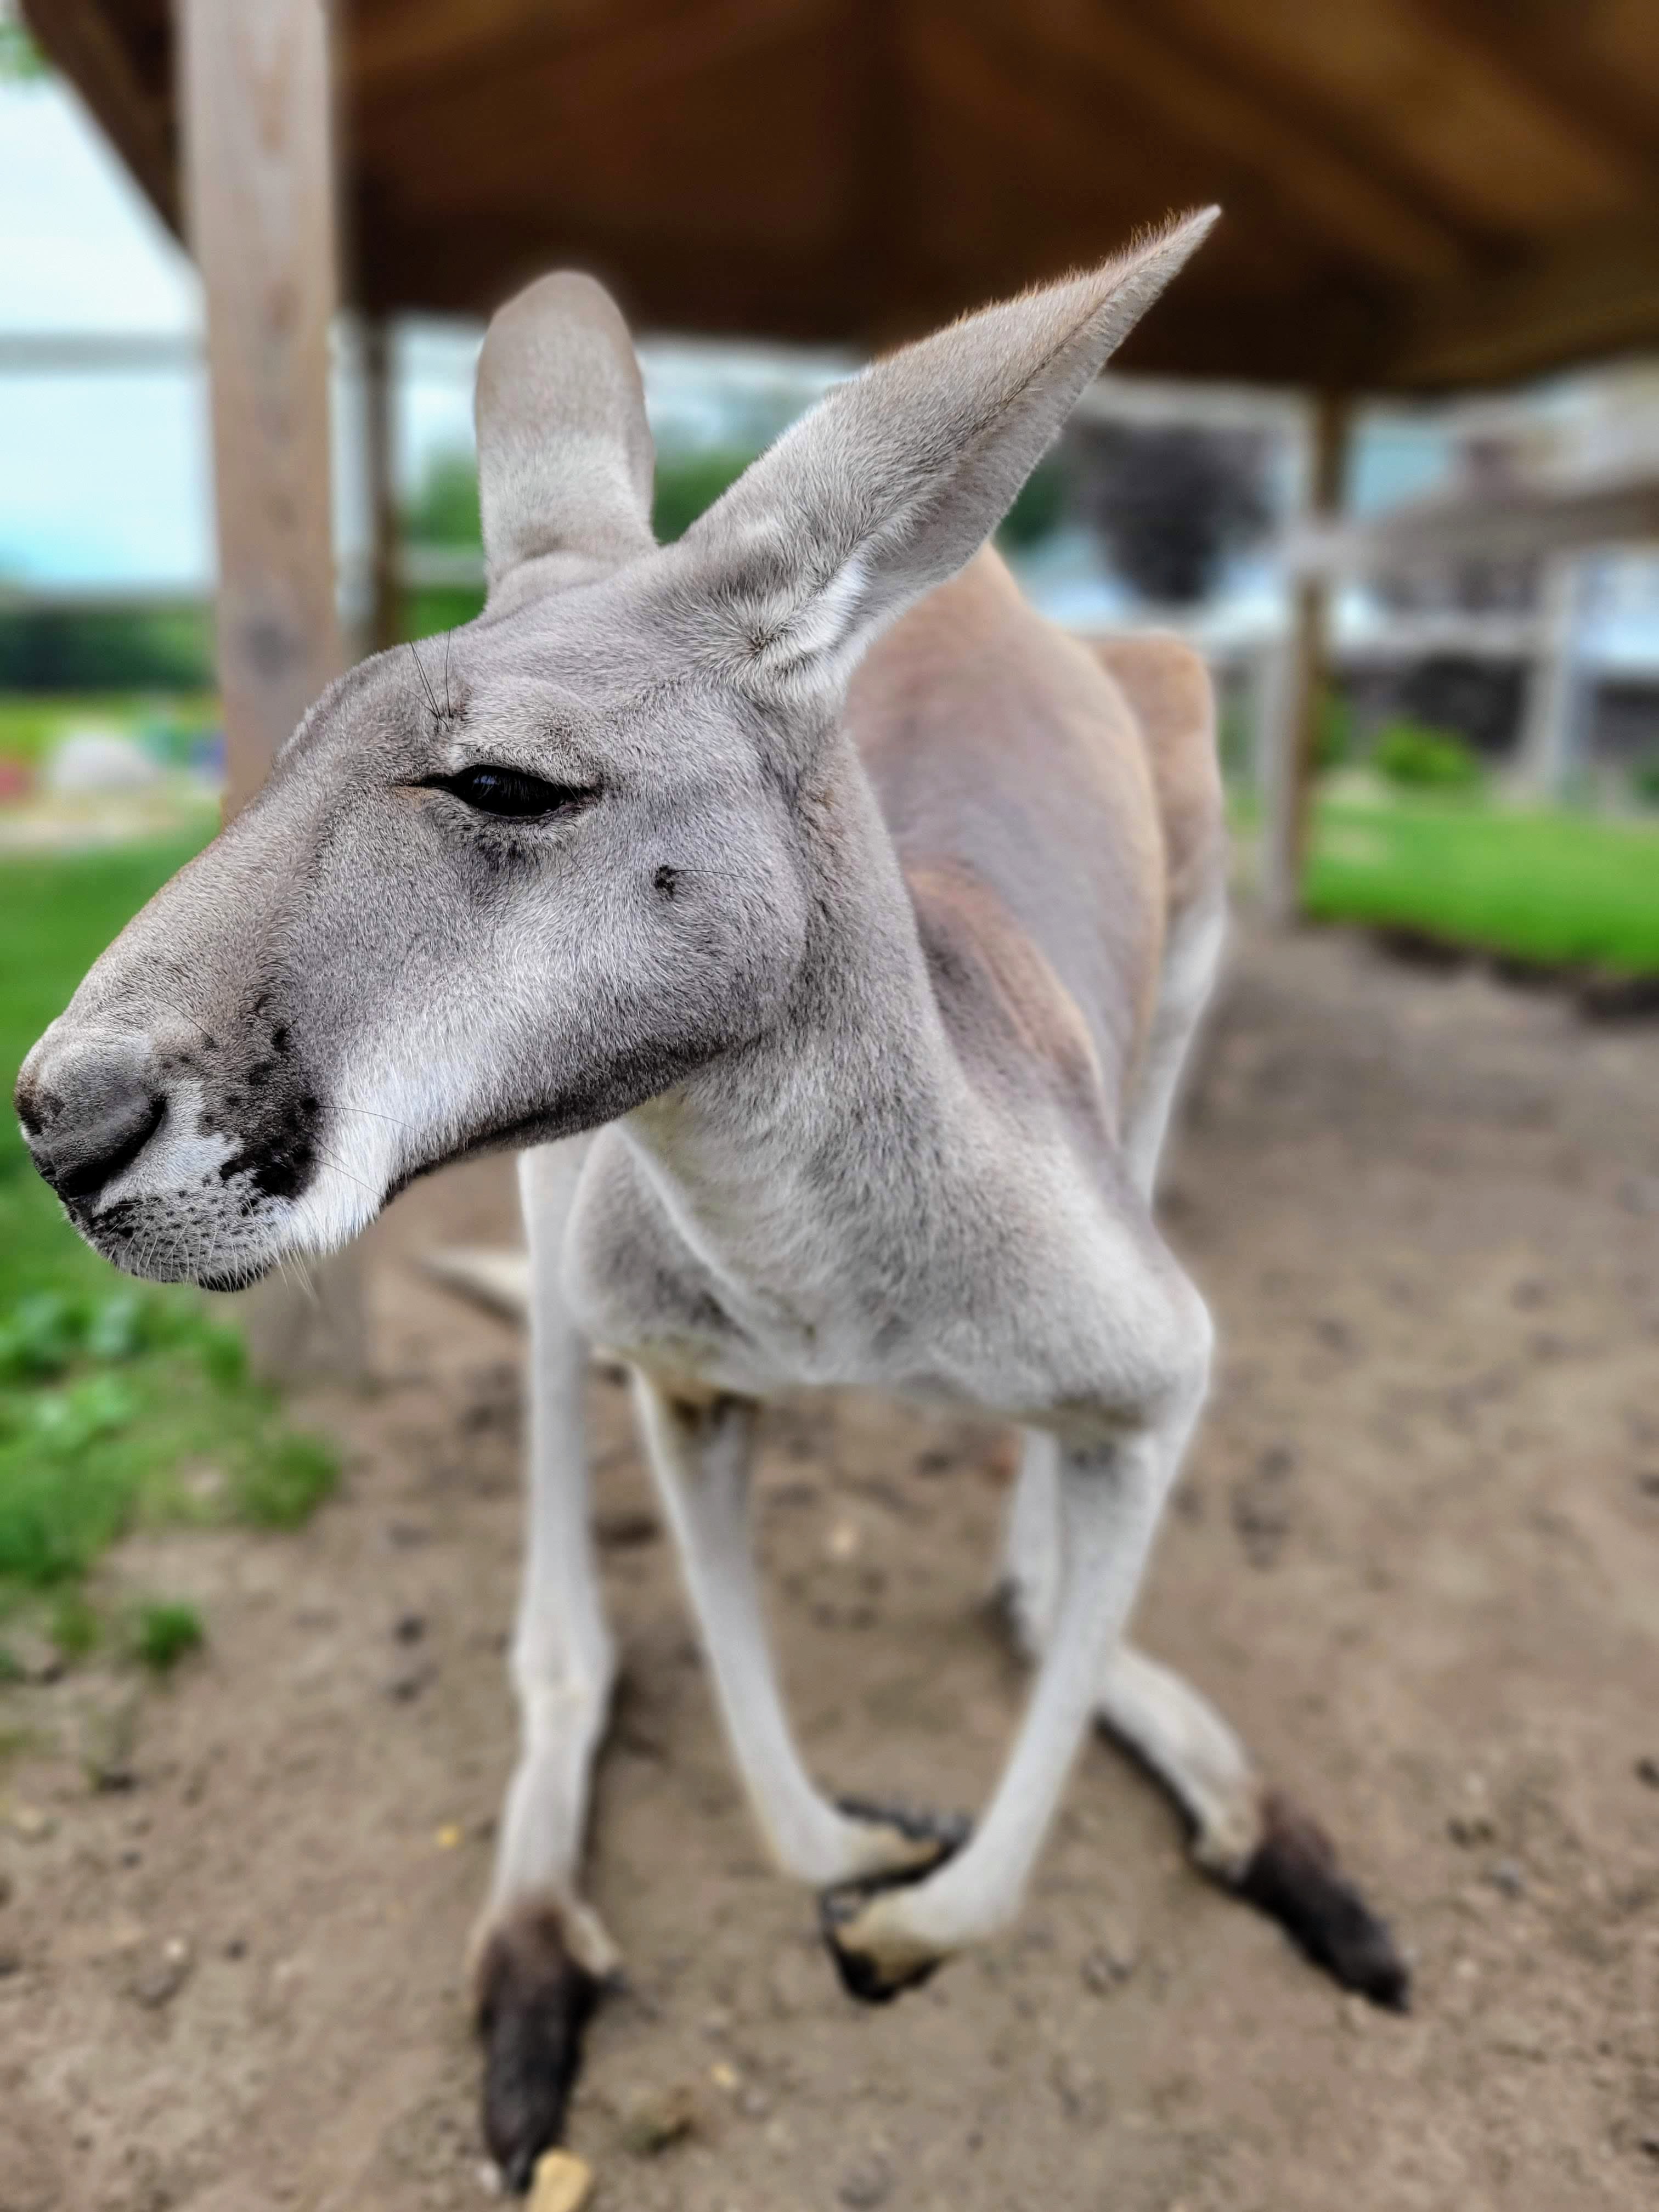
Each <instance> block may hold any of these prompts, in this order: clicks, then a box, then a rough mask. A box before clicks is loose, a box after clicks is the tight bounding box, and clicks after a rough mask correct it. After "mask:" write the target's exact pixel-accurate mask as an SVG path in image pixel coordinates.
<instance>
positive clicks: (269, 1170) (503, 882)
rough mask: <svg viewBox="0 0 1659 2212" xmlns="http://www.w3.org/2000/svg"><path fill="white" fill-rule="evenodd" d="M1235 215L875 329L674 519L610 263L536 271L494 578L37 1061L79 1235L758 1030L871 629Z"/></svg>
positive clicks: (180, 1261) (218, 1210)
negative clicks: (895, 332) (704, 502)
mask: <svg viewBox="0 0 1659 2212" xmlns="http://www.w3.org/2000/svg"><path fill="white" fill-rule="evenodd" d="M1211 220H1212V216H1211V215H1209V214H1206V215H1203V216H1195V217H1193V218H1191V219H1189V220H1188V222H1185V223H1183V224H1182V225H1180V226H1179V227H1177V228H1173V229H1171V230H1170V231H1168V232H1166V233H1165V234H1163V235H1162V236H1160V237H1158V238H1157V239H1154V240H1152V241H1151V242H1150V243H1147V244H1146V245H1143V246H1139V247H1138V248H1136V249H1134V250H1133V251H1132V252H1129V253H1127V254H1126V255H1124V256H1123V257H1121V258H1120V259H1119V260H1117V261H1115V262H1112V263H1109V264H1107V265H1106V266H1105V267H1104V268H1103V269H1100V270H1096V271H1094V272H1092V273H1091V274H1090V275H1087V276H1081V277H1078V278H1075V279H1073V280H1072V281H1070V282H1068V283H1061V284H1058V285H1055V286H1053V287H1051V288H1050V289H1047V290H1044V291H1040V292H1036V293H1032V294H1030V295H1027V296H1026V297H1024V299H1021V300H1018V301H1013V302H1011V303H1009V304H1007V305H1005V306H1002V307H993V308H990V309H987V311H986V312H984V313H981V314H979V315H975V316H973V317H970V318H969V319H967V320H965V321H963V322H960V323H957V325H954V326H953V327H952V328H951V329H949V330H947V331H943V332H941V333H940V334H939V336H937V337H933V338H931V339H928V340H926V341H924V342H923V343H921V344H918V345H915V346H912V347H909V348H908V349H906V350H904V351H902V352H901V353H898V354H896V355H895V356H891V357H890V359H888V360H886V361H884V362H881V363H879V364H878V365H877V366H876V367H875V368H872V369H870V370H868V371H867V372H866V374H864V375H862V376H860V377H859V378H856V379H855V380H853V381H852V382H850V383H848V384H847V385H844V386H841V387H840V388H839V389H837V390H836V391H835V392H832V393H830V394H829V397H828V398H826V399H825V400H823V403H822V404H820V405H819V406H817V408H816V409H814V410H812V412H811V413H810V414H809V415H807V416H805V417H804V418H803V419H802V420H801V421H800V422H799V423H797V424H796V425H795V426H794V428H793V429H791V430H790V431H789V432H787V434H786V435H785V436H784V437H782V438H781V440H780V441H778V443H777V444H776V445H775V446H774V447H772V448H771V450H770V451H769V452H768V453H765V454H763V456H762V457H761V459H759V460H757V462H756V463H755V465H753V467H752V468H750V470H749V471H748V472H747V473H746V475H744V477H742V478H741V479H740V480H739V481H738V483H736V484H735V485H734V486H733V487H732V489H731V491H730V492H728V493H727V494H726V496H725V498H724V499H722V500H721V501H720V502H719V503H718V504H717V505H716V506H715V507H713V508H712V509H711V510H710V511H709V512H708V514H707V515H705V516H704V517H703V518H702V520H701V521H700V522H699V523H698V524H697V525H696V526H695V527H694V528H693V529H692V530H691V531H690V532H688V533H687V535H686V536H685V538H683V539H681V540H680V542H679V543H678V544H674V545H671V546H665V547H659V546H658V545H657V544H655V543H654V541H653V537H652V533H651V527H650V521H649V513H650V501H651V475H652V447H651V438H650V433H649V431H648V429H647V425H646V418H645V409H644V404H643V398H642V394H641V384H640V377H639V371H638V368H637V365H636V363H635V358H634V355H633V350H632V348H631V346H630V344H629V338H628V334H627V331H626V330H625V329H624V327H623V323H622V321H621V319H620V317H619V316H618V314H617V311H616V309H615V307H613V306H612V305H611V301H610V300H609V299H608V298H607V297H606V296H605V294H604V293H603V292H601V291H600V290H599V288H598V287H597V286H595V285H593V284H592V283H590V282H589V281H587V280H586V279H585V278H582V277H577V276H552V277H548V278H545V279H544V280H543V281H542V282H541V283H538V284H535V285H532V287H531V288H530V289H529V290H528V291H526V292H525V293H523V294H522V295H520V297H519V298H518V299H516V300H514V301H513V302H512V303H511V304H510V305H509V306H508V307H505V308H503V309H502V311H501V313H499V314H498V315H497V316H496V317H495V320H494V321H493V322H492V323H491V325H490V327H489V335H488V337H486V339H485V342H484V348H483V356H482V359H481V361H480V363H479V369H478V382H477V425H478V456H479V478H480V489H481V496H482V504H483V527H484V549H485V556H486V561H487V566H488V574H489V598H488V603H487V605H486V606H485V609H484V611H483V614H482V615H481V616H479V617H478V618H477V621H475V622H471V623H466V624H465V625H463V626H462V627H461V628H459V629H456V630H455V631H453V633H452V634H451V635H448V636H447V637H442V638H435V639H429V640H428V641H425V643H424V644H423V645H422V646H420V647H404V648H399V649H398V650H396V651H393V652H391V653H381V654H379V655H377V656H376V657H375V658H374V659H371V660H367V661H365V662H363V663H362V665H360V666H359V667H356V668H355V669H353V670H352V671H350V672H349V674H348V675H346V676H344V677H343V678H341V679H340V680H339V682H338V683H337V684H333V685H332V686H331V688H330V690H327V691H326V692H325V694H324V695H323V696H322V698H321V699H319V701H318V702H317V704H316V705H315V706H314V707H313V708H312V709H311V711H310V713H309V714H307V716H306V718H305V720H304V721H303V722H301V725H300V727H299V728H298V729H297V730H296V731H295V733H294V735H293V737H292V738H290V739H289V742H288V744H286V746H285V747H284V748H283V751H282V753H281V755H280V756H279V757H278V759H277V761H276V765H275V767H274V769H272V772H271V775H270V780H269V781H268V782H267V783H266V785H265V787H264V789H263V791H262V792H261V793H259V795H258V798H257V799H254V800H253V801H252V804H251V805H249V806H248V807H247V808H246V810H245V811H243V812H242V813H241V814H240V816H239V817H237V819H236V820H235V821H234V822H233V823H231V824H230V825H229V826H228V828H227V829H225V830H224V831H223V832H222V834H221V835H220V836H218V837H217V838H216V840H215V841H214V842H213V843H212V844H211V845H210V847H209V848H207V850H206V851H205V852H204V853H203V854H200V856H199V857H198V858H197V859H196V860H193V861H191V863H190V865H189V866H186V867H185V868H184V869H182V870H181V871H180V872H179V874H178V875H177V876H176V877H174V878H173V881H172V882H171V883H169V884H167V885H166V887H165V888H164V889H163V890H161V891H160V892H159V893H158V894H157V896H155V898H154V899H152V900H151V901H150V902H149V905H148V906H147V907H146V908H144V909H143V912H142V913H141V914H140V915H138V916H137V919H136V920H135V921H132V922H131V924H130V925H129V926H128V927H127V928H126V929H125V931H124V932H123V933H122V934H121V935H120V936H119V937H118V939H116V941H115V943H114V944H113V945H111V947H110V948H109V950H108V951H106V953H105V954H104V955H103V957H101V959H100V960H99V961H98V963H97V964H96V965H95V966H94V968H93V969H92V971H91V973H90V974H89V975H88V976H87V978H86V980H85V981H84V982H83V983H82V986H81V987H80V989H79V990H78V991H77V992H76V995H75V998H74V1000H72V1001H71V1003H70V1006H69V1008H68V1010H67V1012H64V1014H62V1015H61V1016H60V1017H59V1018H58V1020H57V1021H55V1022H54V1023H53V1024H52V1027H51V1028H50V1029H49V1030H47V1031H46V1035H45V1036H44V1037H42V1038H41V1040H40V1042H39V1043H38V1044H37V1045H36V1046H35V1048H34V1049H33V1052H32V1053H31V1054H29V1057H28V1060H27V1062H26V1063H25V1065H24V1067H23V1070H22V1073H21V1076H20V1078H19V1080H18V1085H17V1094H16V1104H17V1111H18V1115H19V1116H20V1119H21V1122H22V1126H23V1129H24V1133H25V1135H26V1137H27V1140H28V1143H29V1146H30V1149H31V1151H32V1152H33V1157H34V1159H35V1163H36V1164H37V1165H38V1167H39V1168H40V1171H41V1173H42V1174H43V1175H45V1176H46V1178H47V1179H48V1180H49V1181H50V1182H52V1185H53V1186H54V1188H56V1189H57V1190H58V1194H60V1196H61V1197H62V1199H63V1200H64V1205H65V1206H66V1207H67V1209H68V1211H69V1212H70V1218H71V1219H72V1220H73V1221H74V1223H75V1225H76V1228H77V1229H79V1230H80V1231H81V1232H82V1235H84V1236H85V1237H87V1238H88V1240H89V1241H90V1242H91V1243H93V1244H94V1245H95V1246H96V1247H97V1249H99V1250H100V1251H101V1252H103V1253H104V1254H105V1255H106V1256H107V1257H108V1258H110V1259H111V1260H112V1261H115V1262H116V1263H117V1264H118V1265H119V1266H121V1267H125V1268H127V1269H129V1270H130V1271H131V1272H132V1273H137V1274H143V1275H149V1276H152V1277H155V1278H157V1279H191V1280H194V1281H197V1282H200V1283H204V1284H208V1285H214V1286H218V1287H227V1286H230V1285H236V1284H240V1283H243V1282H247V1281H250V1280H252V1279H254V1278H255V1277H256V1276H258V1275H259V1274H261V1273H264V1271H265V1270H266V1269H267V1268H268V1267H270V1266H272V1265H273V1264H274V1263H275V1262H276V1261H278V1260H280V1259H282V1258H283V1257H284V1256H286V1255H289V1254H293V1253H299V1252H305V1251H319V1250H324V1249H328V1248H330V1247H331V1246H333V1245H336V1244H337V1243H342V1242H343V1241H344V1240H345V1239H346V1238H347V1237H350V1236H351V1235H352V1234H353V1233H354V1232H355V1231H357V1230H358V1229H360V1228H362V1226H363V1225H365V1224H366V1223H367V1222H368V1220H370V1219H371V1218H373V1217H374V1214H375V1213H376V1212H378V1211H379V1210H380V1207H381V1206H383V1205H384V1204H385V1202H386V1199H387V1197H388V1196H389V1195H390V1194H392V1192H394V1191H395V1190H397V1189H398V1188H400V1187H401V1186H402V1185H403V1184H404V1183H405V1182H408V1181H409V1179H410V1177H411V1176H416V1175H418V1174H420V1173H422V1172H423V1171H424V1170H428V1169H429V1168H433V1167H435V1166H438V1165H439V1164H441V1163H443V1162H445V1161H447V1160H451V1159H454V1158H459V1157H460V1156H461V1155H463V1154H465V1153H468V1152H475V1151H478V1150H481V1149H483V1148H486V1147H489V1146H516V1145H525V1144H529V1143H532V1142H538V1141H541V1140H544V1139H550V1138H552V1137H556V1136H560V1135H563V1134H568V1133H574V1132H575V1131H577V1130H580V1129H584V1128H589V1127H595V1126H597V1125H598V1124H599V1123H601V1122H604V1121H610V1120H612V1119H614V1118H615V1117H617V1115H622V1114H624V1113H626V1112H628V1111H629V1109H631V1108H633V1107H635V1106H637V1105H639V1104H641V1103H643V1102H644V1101H645V1100H647V1098H650V1097H654V1096H656V1095H658V1094H659V1093H661V1092H663V1091H666V1090H669V1089H670V1088H671V1087H672V1086H673V1085H675V1084H676V1083H678V1081H680V1080H681V1079H684V1077H685V1076H686V1075H688V1074H689V1073H690V1072H691V1071H693V1070H695V1069H696V1068H697V1067H699V1066H702V1065H703V1064H705V1063H707V1062H708V1061H709V1060H712V1059H714V1057H715V1056H717V1055H719V1054H724V1053H727V1052H730V1051H732V1049H733V1048H739V1047H741V1046H742V1045H744V1043H745V1042H749V1041H750V1040H752V1039H754V1038H755V1037H757V1036H759V1035H760V1034H762V1033H763V1032H764V1031H765V1030H767V1029H768V1027H769V1025H770V1024H773V1023H775V1021H776V1020H777V1019H778V1018H779V1016H780V1012H781V1008H782V1007H783V1006H784V1004H785V1002H786V1000H787V996H788V994H789V992H790V989H791V985H792V981H793V978H794V977H795V975H796V974H797V972H798V970H799V967H800V963H801V962H802V959H803V957H804V952H805V947H806V945H807V942H808V939H809V933H810V932H811V929H812V927H813V916H812V898H811V890H810V887H809V884H808V880H807V876H806V872H805V869H804V868H803V866H802V865H801V854H802V842H801V839H802V829H801V814H802V810H803V809H804V808H805V807H808V806H810V805H811V794H812V791H813V788H814V779H815V776H816V775H818V774H819V771H820V769H821V764H822V763H823V758H824V757H825V755H826V752H827V750H828V748H829V739H830V738H831V734H832V732H834V730H835V728H836V723H837V720H838V717H839V713H840V708H841V704H842V698H843V696H844V694H845V690H846V686H847V684H848V678H850V676H851V673H852V671H853V669H854V666H855V665H856V663H857V661H858V659H859V657H860V654H861V653H862V652H863V651H864V650H865V648H866V647H867V646H868V644H869V642H870V641H871V640H872V637H873V636H874V635H876V634H877V633H878V630H879V629H881V627H882V626H883V625H884V623H887V622H889V621H890V620H891V619H892V618H893V617H895V616H896V614H898V613H899V612H901V611H902V609H903V608H904V607H906V606H907V605H909V604H910V603H911V602H912V601H914V600H915V599H916V598H918V597H919V596H920V595H921V593H922V592H926V591H927V590H929V589H930V588H932V587H933V586H934V585H936V584H939V583H940V582H942V581H943V580H945V578H946V577H948V576H950V575H951V574H953V573H954V572H955V571H956V570H957V568H960V567H961V566H962V565H963V562H966V561H967V560H968V559H969V557H970V556H972V554H973V553H974V552H975V550H976V549H977V548H978V546H979V545H980V544H981V542H982V541H983V539H984V538H985V537H986V536H987V533H988V532H989V531H991V530H992V529H993V528H994V526H995V525H996V523H997V522H998V520H1000V517H1001V515H1002V514H1003V513H1004V512H1005V511H1006V508H1007V507H1008V505H1009V503H1010V502H1011V501H1012V498H1013V496H1014V495H1015V493H1016V492H1017V491H1018V489H1019V487H1020V485H1021V483H1023V482H1024V478H1025V477H1026V476H1027V475H1028V474H1029V473H1030V470H1031V468H1032V467H1033V466H1034V465H1035V464H1036V461H1037V460H1038V459H1039V458H1040V457H1041V455H1042V453H1043V451H1044V449H1045V448H1046V447H1047V446H1048V444H1049V442H1050V441H1051V440H1052V439H1053V437H1054V435H1055V433H1056V432H1057V430H1058V429H1059V428H1060V424H1061V422H1063V421H1064V419H1065V416H1066V414H1067V412H1068V411H1069V410H1070V408H1071V406H1072V404H1073V401H1074V400H1075V399H1076V398H1077V396H1078V394H1079V392H1081V390H1082V389H1083V387H1084V386H1085V384H1086V383H1087V381H1088V380H1090V378H1091V377H1092V376H1093V375H1094V374H1095V372H1096V371H1097V369H1098V368H1099V367H1100V364H1101V362H1102V361H1103V359H1104V358H1105V356H1106V355H1107V354H1108V353H1109V352H1110V350H1111V349H1112V348H1113V346H1114V345H1115V343H1117V342H1118V340H1119V339H1120V338H1121V337H1122V336H1123V335H1124V333H1125V332H1126V331H1127V330H1128V329H1129V328H1130V326H1131V325H1133V322H1134V321H1135V319H1136V318H1137V317H1138V316H1139V314H1140V313H1141V312H1142V311H1143V310H1144V309H1145V308H1146V307H1147V306H1148V305H1149V304H1150V302H1151V301H1152V299H1153V298H1154V297H1155V296H1156V295H1157V294H1158V291H1159V290H1160V289H1162V288H1163V286H1164V284H1165V283H1167V282H1168V280H1169V279H1170V276H1173V275H1174V273H1175V271H1176V270H1177V269H1178V268H1179V267H1180V265H1181V264H1182V262H1183V261H1184V260H1185V259H1186V258H1187V256H1188V254H1189V253H1190V252H1192V250H1193V249H1194V246H1196V245H1197V244H1198V242H1199V240H1200V238H1201V237H1202V235H1203V234H1204V232H1205V231H1206V229H1207V228H1208V227H1209V223H1210V221H1211Z"/></svg>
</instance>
